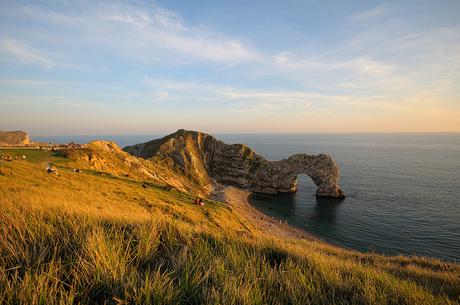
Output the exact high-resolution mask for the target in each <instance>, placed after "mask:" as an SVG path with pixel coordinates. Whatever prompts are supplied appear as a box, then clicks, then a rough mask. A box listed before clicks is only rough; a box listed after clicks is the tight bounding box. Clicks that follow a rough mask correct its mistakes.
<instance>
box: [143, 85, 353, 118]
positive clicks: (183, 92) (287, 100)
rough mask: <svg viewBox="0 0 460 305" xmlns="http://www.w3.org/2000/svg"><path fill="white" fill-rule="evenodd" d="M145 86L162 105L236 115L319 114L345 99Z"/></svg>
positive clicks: (296, 93)
mask: <svg viewBox="0 0 460 305" xmlns="http://www.w3.org/2000/svg"><path fill="white" fill-rule="evenodd" d="M146 83H147V84H148V85H150V86H151V88H152V90H154V96H157V97H158V98H159V99H160V100H162V101H169V102H189V103H194V104H200V103H207V104H217V105H225V107H226V108H228V109H230V111H232V112H235V113H253V114H259V115H275V114H280V113H283V114H287V113H291V114H294V115H295V114H302V113H303V114H305V113H307V112H310V113H311V112H312V109H315V110H314V111H317V112H321V111H323V110H325V109H326V108H327V105H328V104H330V103H331V102H340V101H347V100H348V97H345V96H340V95H328V94H320V93H315V92H305V91H296V90H279V91H275V90H251V89H245V88H238V87H234V86H222V85H216V84H209V83H199V82H178V81H171V80H162V79H151V78H148V79H147V80H146Z"/></svg>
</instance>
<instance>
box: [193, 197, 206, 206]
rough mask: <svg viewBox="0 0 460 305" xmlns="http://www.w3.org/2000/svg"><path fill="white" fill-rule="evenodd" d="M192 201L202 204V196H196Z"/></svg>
mask: <svg viewBox="0 0 460 305" xmlns="http://www.w3.org/2000/svg"><path fill="white" fill-rule="evenodd" d="M193 203H194V204H197V205H204V202H203V198H201V197H196V198H195V200H194V201H193Z"/></svg>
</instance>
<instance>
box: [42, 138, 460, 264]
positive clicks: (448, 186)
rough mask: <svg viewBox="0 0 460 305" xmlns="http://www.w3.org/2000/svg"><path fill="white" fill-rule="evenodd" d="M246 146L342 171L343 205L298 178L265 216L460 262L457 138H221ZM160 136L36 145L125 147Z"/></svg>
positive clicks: (358, 244) (363, 246)
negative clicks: (326, 157) (311, 157)
mask: <svg viewBox="0 0 460 305" xmlns="http://www.w3.org/2000/svg"><path fill="white" fill-rule="evenodd" d="M217 137H218V138H220V139H222V140H224V141H225V142H227V143H244V144H247V145H249V146H251V147H252V148H254V149H255V150H256V151H257V152H258V153H260V154H262V155H264V156H265V157H266V158H267V159H270V160H278V159H282V158H286V157H288V156H289V155H291V154H294V153H302V152H307V153H310V154H318V153H328V154H331V155H332V156H333V158H334V159H335V160H336V161H337V163H338V164H339V166H340V168H341V181H340V184H341V187H342V189H343V190H344V192H345V194H346V195H347V198H346V199H345V200H342V201H340V200H334V199H316V198H315V196H314V195H315V189H316V188H315V186H314V184H313V182H312V181H311V179H310V178H309V177H308V176H306V175H300V176H299V190H298V192H297V193H295V194H285V195H276V196H268V195H260V194H255V195H253V196H252V197H251V199H250V201H251V203H252V204H253V205H254V206H255V207H256V208H257V209H259V210H260V211H262V212H263V213H265V214H268V215H270V216H273V217H275V218H278V219H282V220H287V221H288V223H290V224H291V225H294V226H297V227H300V228H303V229H306V230H308V231H310V232H312V233H313V234H315V235H317V236H319V237H320V238H322V239H324V240H327V241H329V242H332V243H335V244H338V245H341V246H343V247H346V248H351V249H357V250H361V251H376V252H381V253H387V254H397V253H403V254H417V255H427V256H433V257H438V258H442V259H446V260H456V261H460V134H335V135H334V134H296V135H294V134H290V135H267V134H264V135H228V134H227V135H217ZM153 138H156V137H155V136H152V135H150V136H147V135H145V136H95V137H77V136H74V137H35V138H34V139H35V140H41V141H54V142H68V141H69V140H75V141H77V142H87V141H89V140H94V139H108V140H112V141H115V142H117V143H118V144H119V145H120V146H125V145H131V144H135V143H140V142H145V141H147V140H150V139H153Z"/></svg>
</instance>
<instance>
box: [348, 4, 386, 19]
mask: <svg viewBox="0 0 460 305" xmlns="http://www.w3.org/2000/svg"><path fill="white" fill-rule="evenodd" d="M387 10H388V5H387V4H386V3H384V4H381V5H379V6H376V7H374V8H372V9H369V10H366V11H363V12H359V13H356V14H354V15H352V16H351V20H353V21H367V20H369V19H373V18H376V17H380V16H382V15H384V14H385V13H386V12H387Z"/></svg>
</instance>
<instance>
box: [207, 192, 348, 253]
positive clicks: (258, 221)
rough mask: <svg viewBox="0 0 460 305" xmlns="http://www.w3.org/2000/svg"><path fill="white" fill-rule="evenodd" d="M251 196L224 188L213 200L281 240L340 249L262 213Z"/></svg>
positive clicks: (249, 193)
mask: <svg viewBox="0 0 460 305" xmlns="http://www.w3.org/2000/svg"><path fill="white" fill-rule="evenodd" d="M250 195H251V192H249V191H246V190H243V189H239V188H236V187H234V186H222V187H219V188H217V189H216V190H215V191H214V192H213V193H212V195H211V198H212V199H213V200H216V201H220V202H223V203H226V204H228V205H229V206H231V207H232V208H234V209H235V210H236V211H237V212H239V213H240V214H241V215H242V216H243V217H244V218H245V219H246V220H247V221H248V222H250V223H251V224H252V225H254V226H255V227H256V228H258V229H259V230H261V231H263V232H265V233H268V234H271V235H274V236H276V237H280V238H293V239H298V240H310V241H318V242H321V243H325V244H327V245H331V246H335V247H340V246H337V245H334V244H331V243H329V242H327V241H325V240H323V239H321V238H320V237H318V236H316V235H314V234H312V233H311V232H308V231H306V230H303V229H299V228H296V227H294V226H292V225H290V224H288V223H287V222H283V221H281V220H278V219H276V218H274V217H271V216H268V215H266V214H264V213H262V212H261V211H259V210H257V209H256V208H255V207H254V206H252V205H251V204H250V203H249V200H248V198H249V196H250Z"/></svg>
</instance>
